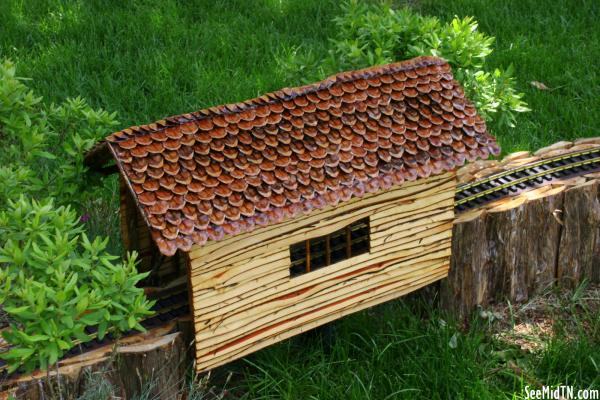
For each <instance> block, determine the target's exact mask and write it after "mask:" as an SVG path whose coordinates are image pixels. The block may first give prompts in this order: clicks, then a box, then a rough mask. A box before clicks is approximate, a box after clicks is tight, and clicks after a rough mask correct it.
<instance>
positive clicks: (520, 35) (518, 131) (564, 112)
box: [417, 0, 600, 151]
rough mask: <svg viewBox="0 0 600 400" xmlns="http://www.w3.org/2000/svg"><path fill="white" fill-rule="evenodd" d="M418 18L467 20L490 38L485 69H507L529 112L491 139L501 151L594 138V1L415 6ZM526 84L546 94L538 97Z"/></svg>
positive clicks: (597, 125)
mask: <svg viewBox="0 0 600 400" xmlns="http://www.w3.org/2000/svg"><path fill="white" fill-rule="evenodd" d="M417 4H418V8H419V9H420V10H421V12H423V13H426V14H433V15H437V16H439V17H440V18H442V19H444V20H449V19H451V18H452V17H453V16H454V15H458V16H459V17H463V16H468V15H472V16H474V17H475V19H476V20H477V21H478V22H479V27H480V29H481V30H483V31H484V32H487V33H489V34H491V35H493V36H495V37H496V46H495V51H494V53H492V55H491V56H490V61H491V64H492V65H495V66H507V65H509V64H511V63H512V64H513V65H514V67H515V70H516V72H515V75H516V77H517V80H518V90H519V91H521V92H524V93H525V101H527V102H528V103H529V107H530V108H531V109H532V111H531V112H530V113H525V114H521V115H519V116H518V125H517V127H516V128H514V129H506V130H505V131H502V132H493V133H494V134H496V135H497V136H498V137H499V139H500V141H501V144H502V146H503V148H504V150H508V151H516V150H535V149H537V148H539V147H542V146H544V145H548V144H551V143H554V142H557V141H560V140H570V139H576V138H579V137H586V136H600V101H599V97H600V69H598V67H597V65H598V59H600V26H599V25H598V19H599V18H600V2H598V1H594V0H590V1H586V0H583V1H570V0H557V1H539V0H511V1H505V0H453V1H440V0H422V1H419V2H417ZM532 81H538V82H542V83H544V84H545V85H546V86H548V87H549V88H550V90H539V89H536V88H535V87H534V86H532V85H531V84H530V82H532Z"/></svg>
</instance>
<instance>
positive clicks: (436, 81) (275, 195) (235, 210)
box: [106, 57, 499, 255]
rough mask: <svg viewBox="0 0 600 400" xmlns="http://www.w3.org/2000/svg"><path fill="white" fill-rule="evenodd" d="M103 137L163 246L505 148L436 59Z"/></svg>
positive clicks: (213, 236) (294, 212)
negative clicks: (501, 146) (488, 131)
mask: <svg viewBox="0 0 600 400" xmlns="http://www.w3.org/2000/svg"><path fill="white" fill-rule="evenodd" d="M106 141H107V142H108V145H109V148H110V150H111V152H112V153H113V155H114V157H115V158H116V160H117V164H118V166H119V168H120V169H121V172H122V173H123V175H124V176H125V178H126V181H127V182H128V184H129V185H130V187H131V189H132V192H133V193H134V197H135V198H136V199H137V202H138V204H139V206H140V208H141V211H142V214H143V215H144V217H145V218H146V220H147V222H148V225H149V226H150V229H151V232H152V237H153V238H154V240H155V241H156V244H157V245H158V248H159V249H160V251H161V252H162V253H163V254H165V255H172V254H174V253H175V251H176V250H177V249H181V250H183V251H189V250H190V248H191V247H192V245H193V244H198V245H202V244H204V243H205V242H206V241H207V240H215V241H216V240H220V239H222V238H223V237H224V236H226V235H235V234H239V233H241V232H248V231H252V230H253V229H256V228H257V227H261V226H266V225H270V224H276V223H279V222H281V221H283V220H285V219H288V218H294V217H296V216H298V215H301V214H303V213H308V212H310V211H311V210H313V209H321V208H324V207H326V206H328V205H332V206H335V205H336V204H337V203H338V202H340V201H347V200H349V199H350V198H352V197H361V196H363V195H364V194H365V193H373V192H377V191H379V190H386V189H389V188H390V187H392V186H397V185H401V184H402V183H403V182H404V181H405V180H415V179H417V178H425V177H428V176H429V175H434V174H440V173H442V172H444V171H450V170H453V169H454V168H455V167H457V166H461V165H463V164H464V162H465V160H475V159H476V158H487V157H488V155H489V154H490V153H493V154H497V153H498V152H499V148H498V146H497V144H496V141H495V139H494V138H493V137H492V136H491V135H489V134H488V133H487V131H486V126H485V123H484V122H483V120H482V119H481V118H480V117H479V116H478V115H477V113H476V110H475V108H474V107H473V105H472V104H471V103H470V102H469V101H468V100H467V99H465V97H464V93H463V90H462V88H461V87H460V86H459V84H458V83H457V82H456V81H455V80H454V78H453V76H452V74H451V72H450V67H449V65H448V64H447V63H446V62H445V61H444V60H442V59H439V58H435V57H420V58H416V59H413V60H409V61H405V62H401V63H395V64H389V65H384V66H378V67H373V68H368V69H364V70H360V71H354V72H346V73H341V74H338V75H335V76H333V77H331V78H329V79H326V80H324V81H322V82H318V83H315V84H313V85H308V86H304V87H299V88H294V89H288V88H286V89H283V90H280V91H278V92H275V93H270V94H267V95H264V96H261V97H259V98H256V99H252V100H248V101H245V102H243V103H238V104H229V105H224V106H218V107H212V108H209V109H206V110H201V111H198V112H195V113H191V114H184V115H179V116H175V117H171V118H167V119H166V120H163V121H159V122H156V123H153V124H150V125H145V126H141V127H131V128H128V129H124V130H122V131H120V132H116V133H113V134H112V135H110V136H109V137H107V138H106Z"/></svg>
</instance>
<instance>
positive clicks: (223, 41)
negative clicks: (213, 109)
mask: <svg viewBox="0 0 600 400" xmlns="http://www.w3.org/2000/svg"><path fill="white" fill-rule="evenodd" d="M335 4H336V2H335V1H331V0H330V1H321V0H308V1H302V2H288V1H283V2H280V1H278V0H270V1H263V0H260V1H245V0H237V1H230V0H227V1H224V0H220V1H195V2H187V3H180V2H177V1H154V2H151V1H135V2H134V1H120V0H114V1H101V2H98V1H91V2H90V1H71V2H63V1H50V0H48V1H3V2H0V14H1V15H2V16H3V18H2V19H3V21H2V24H0V57H10V58H11V59H13V61H15V62H18V65H19V71H20V74H21V75H22V76H27V77H31V78H33V82H32V87H33V89H34V90H35V91H36V93H38V94H40V95H43V96H44V98H46V99H47V100H48V101H59V100H61V99H64V98H65V97H68V96H78V95H81V96H83V97H85V98H86V99H88V100H89V101H90V103H91V104H92V105H93V106H95V107H103V108H105V109H107V110H110V111H117V112H118V115H119V119H120V121H121V122H122V123H123V125H124V126H128V125H134V124H142V123H148V122H152V121H154V120H157V119H160V118H163V117H165V116H168V115H173V114H180V113H185V112H190V111H195V110H198V109H200V108H205V107H210V106H213V105H216V104H221V103H230V102H237V101H242V100H245V99H247V98H252V97H255V96H257V95H260V94H262V93H264V92H267V91H272V90H277V89H279V88H281V87H283V86H286V85H293V84H294V83H295V82H286V81H285V80H284V78H283V77H282V76H281V75H282V74H280V73H279V68H278V62H277V60H278V59H279V57H280V55H281V54H280V53H281V52H282V51H285V49H289V48H292V47H294V46H299V45H303V46H308V47H310V48H313V49H315V50H316V51H320V52H325V51H326V46H327V38H328V37H330V36H331V32H330V31H329V30H328V27H330V26H331V25H332V24H330V20H331V19H332V18H333V17H334V16H335V13H336V10H337V8H336V6H335Z"/></svg>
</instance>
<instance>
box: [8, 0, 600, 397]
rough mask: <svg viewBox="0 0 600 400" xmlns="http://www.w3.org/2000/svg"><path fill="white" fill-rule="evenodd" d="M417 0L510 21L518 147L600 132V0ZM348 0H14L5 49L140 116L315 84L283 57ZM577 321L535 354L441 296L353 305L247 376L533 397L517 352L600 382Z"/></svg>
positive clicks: (510, 137) (47, 77)
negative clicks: (444, 306)
mask: <svg viewBox="0 0 600 400" xmlns="http://www.w3.org/2000/svg"><path fill="white" fill-rule="evenodd" d="M412 3H413V2H411V4H412ZM414 6H415V7H417V8H418V9H419V10H421V11H422V12H423V13H427V14H431V15H436V16H439V17H440V18H442V19H444V20H448V19H450V18H452V16H454V15H455V14H456V15H458V16H466V15H473V16H474V17H475V18H476V19H477V20H478V21H479V23H480V29H481V30H483V31H484V32H486V33H489V34H491V35H494V36H496V38H497V46H496V51H495V53H494V54H493V55H492V56H491V61H492V65H494V66H507V65H509V64H511V63H512V64H513V65H514V67H515V69H516V76H517V79H518V85H519V90H520V91H524V92H525V93H526V97H525V100H526V101H527V102H528V103H529V106H530V108H531V109H532V112H530V113H527V114H521V115H519V116H518V120H517V121H518V125H517V127H516V128H514V129H505V130H503V131H501V132H493V133H494V134H496V135H498V137H499V139H500V141H501V144H502V145H503V147H504V150H505V151H515V150H521V149H531V150H533V149H535V148H538V147H540V146H543V145H547V144H550V143H552V142H555V141H558V140H562V139H574V138H577V137H583V136H598V135H599V134H598V126H599V121H600V101H598V97H599V96H600V79H599V76H598V74H599V72H598V71H599V69H598V67H597V62H598V60H599V59H600V29H598V22H597V21H598V18H599V17H600V15H599V14H600V3H598V2H597V1H578V2H576V3H575V2H571V1H568V0H559V1H549V0H547V1H533V0H520V1H510V2H507V1H499V0H493V1H483V0H480V1H475V0H457V1H451V2H450V1H441V0H421V1H418V2H416V3H415V4H414ZM338 7H339V3H338V2H337V1H334V0H329V1H321V0H303V1H283V0H282V1H278V0H256V1H245V0H237V1H223V0H221V1H194V2H178V1H176V0H164V1H154V2H151V1H118V0H113V1H102V2H98V1H96V2H94V1H70V2H66V1H64V2H63V1H50V0H48V1H37V0H29V1H24V0H23V1H18V0H12V1H2V2H0V15H2V23H1V24H0V57H9V58H11V59H13V60H14V61H15V62H17V63H18V67H19V73H20V75H21V76H27V77H31V78H32V79H33V80H32V82H30V83H29V85H30V86H31V87H32V88H33V89H34V90H35V91H36V93H37V94H39V95H42V96H44V98H45V99H46V101H49V102H50V101H54V102H59V101H61V100H63V99H64V98H66V97H69V96H71V97H74V96H83V97H85V98H86V99H88V100H89V102H90V103H91V104H92V105H93V106H94V107H102V108H105V109H107V110H109V111H116V112H117V113H118V118H119V120H120V121H121V123H122V125H123V126H128V125H132V124H141V123H147V122H150V121H153V120H156V119H160V118H162V117H164V116H167V115H173V114H178V113H184V112H189V111H194V110H198V109H200V108H204V107H208V106H211V105H215V104H221V103H229V102H236V101H241V100H244V99H246V98H250V97H254V96H257V95H259V94H261V93H264V92H267V91H272V90H276V89H279V88H281V87H284V86H293V85H297V84H299V83H301V82H298V81H294V78H290V76H294V75H295V74H292V75H290V74H287V73H286V72H285V68H283V67H282V66H286V65H287V66H289V65H290V63H289V60H294V57H295V50H296V49H298V48H299V47H300V48H301V49H303V52H304V53H306V52H308V53H310V54H312V55H313V56H314V59H319V58H320V57H323V56H325V55H326V54H327V51H328V48H329V42H328V38H330V37H333V36H334V34H335V32H334V25H333V23H332V22H331V19H332V18H333V17H335V16H336V15H337V14H338V12H339V8H338ZM288 72H289V71H288ZM531 81H540V82H543V83H544V84H545V85H547V86H548V87H549V88H550V90H545V91H542V90H539V89H536V88H534V87H533V86H531V85H530V82H531ZM578 311H581V310H578ZM443 321H446V323H444V322H443ZM571 322H572V324H568V325H567V326H564V327H561V326H558V328H557V329H558V331H557V334H556V336H555V338H554V339H553V340H552V341H551V342H550V345H549V346H548V348H547V349H546V350H544V351H543V352H542V353H540V354H536V355H527V354H523V353H522V352H520V351H518V350H517V349H513V348H506V345H503V344H499V343H498V342H497V341H496V340H495V339H493V337H492V336H491V334H490V332H489V331H488V329H487V327H485V326H483V325H482V324H481V323H476V324H474V325H472V326H471V327H470V328H468V329H467V330H466V331H462V330H459V329H458V327H457V325H456V324H455V323H453V322H452V321H450V320H449V319H448V317H447V316H445V315H443V314H441V313H440V312H439V311H437V310H432V309H428V308H426V307H425V308H423V306H422V305H416V306H415V305H414V304H411V303H410V302H399V303H393V304H388V305H384V306H382V307H379V308H377V309H376V311H375V312H373V311H368V312H362V313H359V314H356V315H353V316H351V317H348V318H345V319H343V320H342V321H340V322H339V323H336V324H334V325H333V327H332V328H331V329H332V330H333V332H332V333H331V332H330V334H329V335H325V336H324V337H323V336H320V335H315V334H313V335H306V336H302V337H299V338H294V339H292V340H289V341H286V342H284V343H281V344H279V345H276V346H273V347H271V348H269V349H267V350H265V351H261V352H259V353H257V354H255V355H253V356H251V357H249V358H248V359H247V362H242V363H241V364H240V365H238V375H236V379H237V380H236V381H235V382H234V383H233V386H236V387H237V388H234V389H232V390H233V391H235V392H240V393H242V395H243V396H245V398H273V399H279V398H282V399H297V398H302V399H304V398H306V399H310V398H313V399H340V398H346V399H369V398H372V399H385V398H430V399H446V398H494V399H502V398H519V396H520V393H521V388H522V386H523V385H524V384H526V383H527V379H528V378H527V379H526V378H525V377H523V376H520V375H519V374H517V373H515V372H514V369H511V368H509V361H510V362H513V363H515V364H517V365H519V366H521V367H522V368H525V369H526V371H527V373H528V374H530V375H531V376H532V377H533V378H532V379H535V380H536V381H538V382H543V383H545V384H559V383H563V384H572V385H575V386H577V387H580V388H585V387H592V386H595V387H598V386H600V380H599V378H598V377H599V376H600V370H599V369H598V368H599V367H598V359H597V355H598V354H600V337H598V332H600V329H598V328H600V316H599V313H598V311H597V310H596V311H595V312H589V313H584V314H583V316H582V317H581V319H578V320H576V321H571ZM573 324H574V325H573ZM559 325H560V324H559ZM572 326H575V327H580V328H581V329H576V330H575V333H573V332H572V329H571V328H572ZM585 326H588V329H584V327H585ZM589 326H592V327H594V328H593V329H592V330H590V329H589ZM590 332H595V334H590ZM455 334H457V336H456V338H457V341H456V344H457V346H456V348H453V347H454V346H450V345H449V343H451V342H453V340H452V337H453V336H454V335H455ZM594 355H596V358H593V356H594ZM240 377H243V378H244V379H240ZM514 393H517V395H514Z"/></svg>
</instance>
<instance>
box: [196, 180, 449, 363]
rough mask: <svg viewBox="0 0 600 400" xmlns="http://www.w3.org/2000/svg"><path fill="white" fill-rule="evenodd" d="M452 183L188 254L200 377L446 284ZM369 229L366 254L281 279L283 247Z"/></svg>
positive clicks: (410, 187)
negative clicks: (356, 226)
mask: <svg viewBox="0 0 600 400" xmlns="http://www.w3.org/2000/svg"><path fill="white" fill-rule="evenodd" d="M454 189H455V177H454V175H452V174H445V175H444V176H437V177H432V178H428V179H424V180H419V181H417V182H411V183H407V184H406V185H405V186H402V187H400V188H396V189H393V190H390V191H387V192H383V193H378V194H374V195H369V196H365V197H364V198H362V199H360V200H351V201H349V202H347V203H343V204H341V205H339V206H338V207H336V208H333V207H330V208H328V209H326V210H322V211H318V212H314V213H311V214H309V215H306V216H305V217H303V218H300V219H294V220H290V221H285V222H283V223H281V224H278V225H274V226H269V227H265V228H262V229H260V230H256V231H254V232H252V233H251V234H248V235H239V236H236V237H232V238H228V239H225V240H224V241H221V242H216V243H211V244H208V245H207V246H204V247H196V248H193V249H192V251H191V252H190V265H191V278H190V282H191V286H192V288H193V295H192V297H193V300H192V304H193V310H194V323H195V331H196V332H195V339H196V359H197V362H196V368H197V371H205V370H208V369H211V368H213V367H216V366H218V365H222V364H224V363H226V362H229V361H231V360H234V359H237V358H239V357H242V356H244V355H246V354H249V353H251V352H253V351H256V350H258V349H260V348H263V347H265V346H268V345H269V344H272V343H276V342H277V341H280V340H283V339H285V338H288V337H290V336H293V335H296V334H298V333H301V332H303V331H306V330H308V329H311V328H313V327H316V326H318V325H321V324H324V323H326V322H328V321H331V320H334V319H336V318H340V317H341V316H344V315H347V314H350V313H352V312H355V311H358V310H360V309H363V308H366V307H370V306H372V305H375V304H379V303H381V302H384V301H387V300H390V299H393V298H396V297H399V296H401V295H403V294H405V293H408V292H410V291H413V290H415V289H417V288H420V287H422V286H424V285H426V284H428V283H431V282H434V281H436V280H439V279H441V278H442V277H444V276H446V275H447V272H448V268H449V260H450V251H451V249H450V247H451V235H452V221H453V219H454V212H453V205H454ZM365 217H369V219H370V240H371V243H370V244H371V247H370V252H369V253H365V254H361V255H359V256H356V257H352V258H350V259H346V260H343V261H341V262H338V263H336V264H333V265H330V266H328V267H325V268H321V269H318V270H315V271H312V272H309V273H306V274H304V275H300V276H297V277H294V278H290V272H289V267H290V254H289V246H290V245H291V244H294V243H297V242H300V241H303V240H306V239H308V238H313V237H318V236H321V235H325V234H329V233H331V232H334V231H336V230H338V229H341V228H343V227H345V226H346V225H348V224H350V223H352V222H354V221H357V220H359V219H362V218H365Z"/></svg>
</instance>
